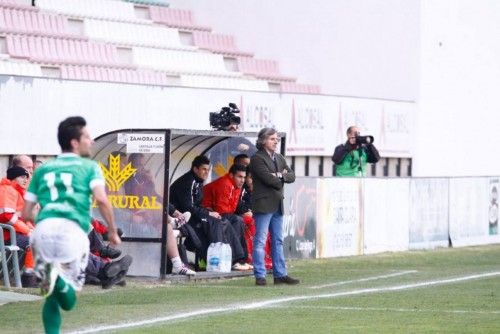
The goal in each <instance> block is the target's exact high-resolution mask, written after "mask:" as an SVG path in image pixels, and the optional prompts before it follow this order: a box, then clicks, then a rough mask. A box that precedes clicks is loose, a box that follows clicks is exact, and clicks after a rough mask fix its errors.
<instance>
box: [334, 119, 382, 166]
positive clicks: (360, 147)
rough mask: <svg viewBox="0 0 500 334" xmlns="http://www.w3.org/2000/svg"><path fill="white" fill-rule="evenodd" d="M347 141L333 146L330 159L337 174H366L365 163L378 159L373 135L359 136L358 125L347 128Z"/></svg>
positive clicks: (374, 161)
mask: <svg viewBox="0 0 500 334" xmlns="http://www.w3.org/2000/svg"><path fill="white" fill-rule="evenodd" d="M346 134H347V141H346V142H345V144H341V145H339V146H337V147H335V152H334V153H333V156H332V160H333V162H334V163H335V175H337V176H366V164H367V163H376V162H378V161H379V159H380V155H379V153H378V150H377V148H376V147H375V146H374V145H373V137H371V136H366V137H360V132H359V129H358V127H356V126H350V127H349V128H347V132H346Z"/></svg>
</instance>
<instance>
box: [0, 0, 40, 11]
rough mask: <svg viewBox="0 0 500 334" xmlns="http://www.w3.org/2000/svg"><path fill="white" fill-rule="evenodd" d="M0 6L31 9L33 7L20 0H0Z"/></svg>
mask: <svg viewBox="0 0 500 334" xmlns="http://www.w3.org/2000/svg"><path fill="white" fill-rule="evenodd" d="M0 7H5V8H20V9H32V8H33V7H31V6H29V5H27V4H26V1H22V0H0Z"/></svg>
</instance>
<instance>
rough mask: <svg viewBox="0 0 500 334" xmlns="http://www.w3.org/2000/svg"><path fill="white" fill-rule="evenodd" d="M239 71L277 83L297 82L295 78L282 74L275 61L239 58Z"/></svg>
mask: <svg viewBox="0 0 500 334" xmlns="http://www.w3.org/2000/svg"><path fill="white" fill-rule="evenodd" d="M237 64H238V70H239V71H240V72H242V73H245V74H250V75H253V76H255V77H256V78H260V79H267V80H276V81H295V78H291V77H285V76H282V75H281V74H280V71H279V66H278V62H277V61H274V60H265V59H255V58H250V57H238V58H237Z"/></svg>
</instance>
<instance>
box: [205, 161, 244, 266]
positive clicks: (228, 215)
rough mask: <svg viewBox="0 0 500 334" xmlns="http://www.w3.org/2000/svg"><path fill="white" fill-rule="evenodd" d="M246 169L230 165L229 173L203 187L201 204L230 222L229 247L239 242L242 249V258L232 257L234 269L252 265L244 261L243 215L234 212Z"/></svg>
mask: <svg viewBox="0 0 500 334" xmlns="http://www.w3.org/2000/svg"><path fill="white" fill-rule="evenodd" d="M246 170H247V168H246V167H245V166H242V165H232V166H231V168H230V169H229V173H227V174H226V175H224V176H222V177H220V178H218V179H217V180H215V181H213V182H211V183H209V184H207V185H206V186H205V187H204V188H203V200H202V205H203V206H204V207H205V208H208V209H209V210H211V211H215V212H217V213H219V214H220V216H221V218H223V219H227V220H228V221H229V222H230V223H231V227H232V229H233V232H232V233H231V235H234V238H233V240H229V241H230V244H231V246H232V247H231V248H233V247H234V244H239V246H240V247H241V248H242V249H243V253H244V258H242V259H239V258H235V257H233V263H234V265H233V269H234V270H251V269H253V266H252V265H250V264H248V263H246V259H247V258H248V254H247V245H246V241H245V224H244V222H243V217H241V216H239V215H237V214H236V208H237V206H238V202H239V199H240V195H241V188H242V187H243V184H244V183H245V176H246ZM233 253H236V251H233Z"/></svg>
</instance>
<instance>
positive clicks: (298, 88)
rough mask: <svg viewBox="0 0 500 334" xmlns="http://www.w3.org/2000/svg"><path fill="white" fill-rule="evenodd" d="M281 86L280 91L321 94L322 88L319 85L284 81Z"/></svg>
mask: <svg viewBox="0 0 500 334" xmlns="http://www.w3.org/2000/svg"><path fill="white" fill-rule="evenodd" d="M280 88H281V89H280V91H281V92H283V93H302V94H321V88H320V86H318V85H306V84H299V83H296V82H282V83H280Z"/></svg>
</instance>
